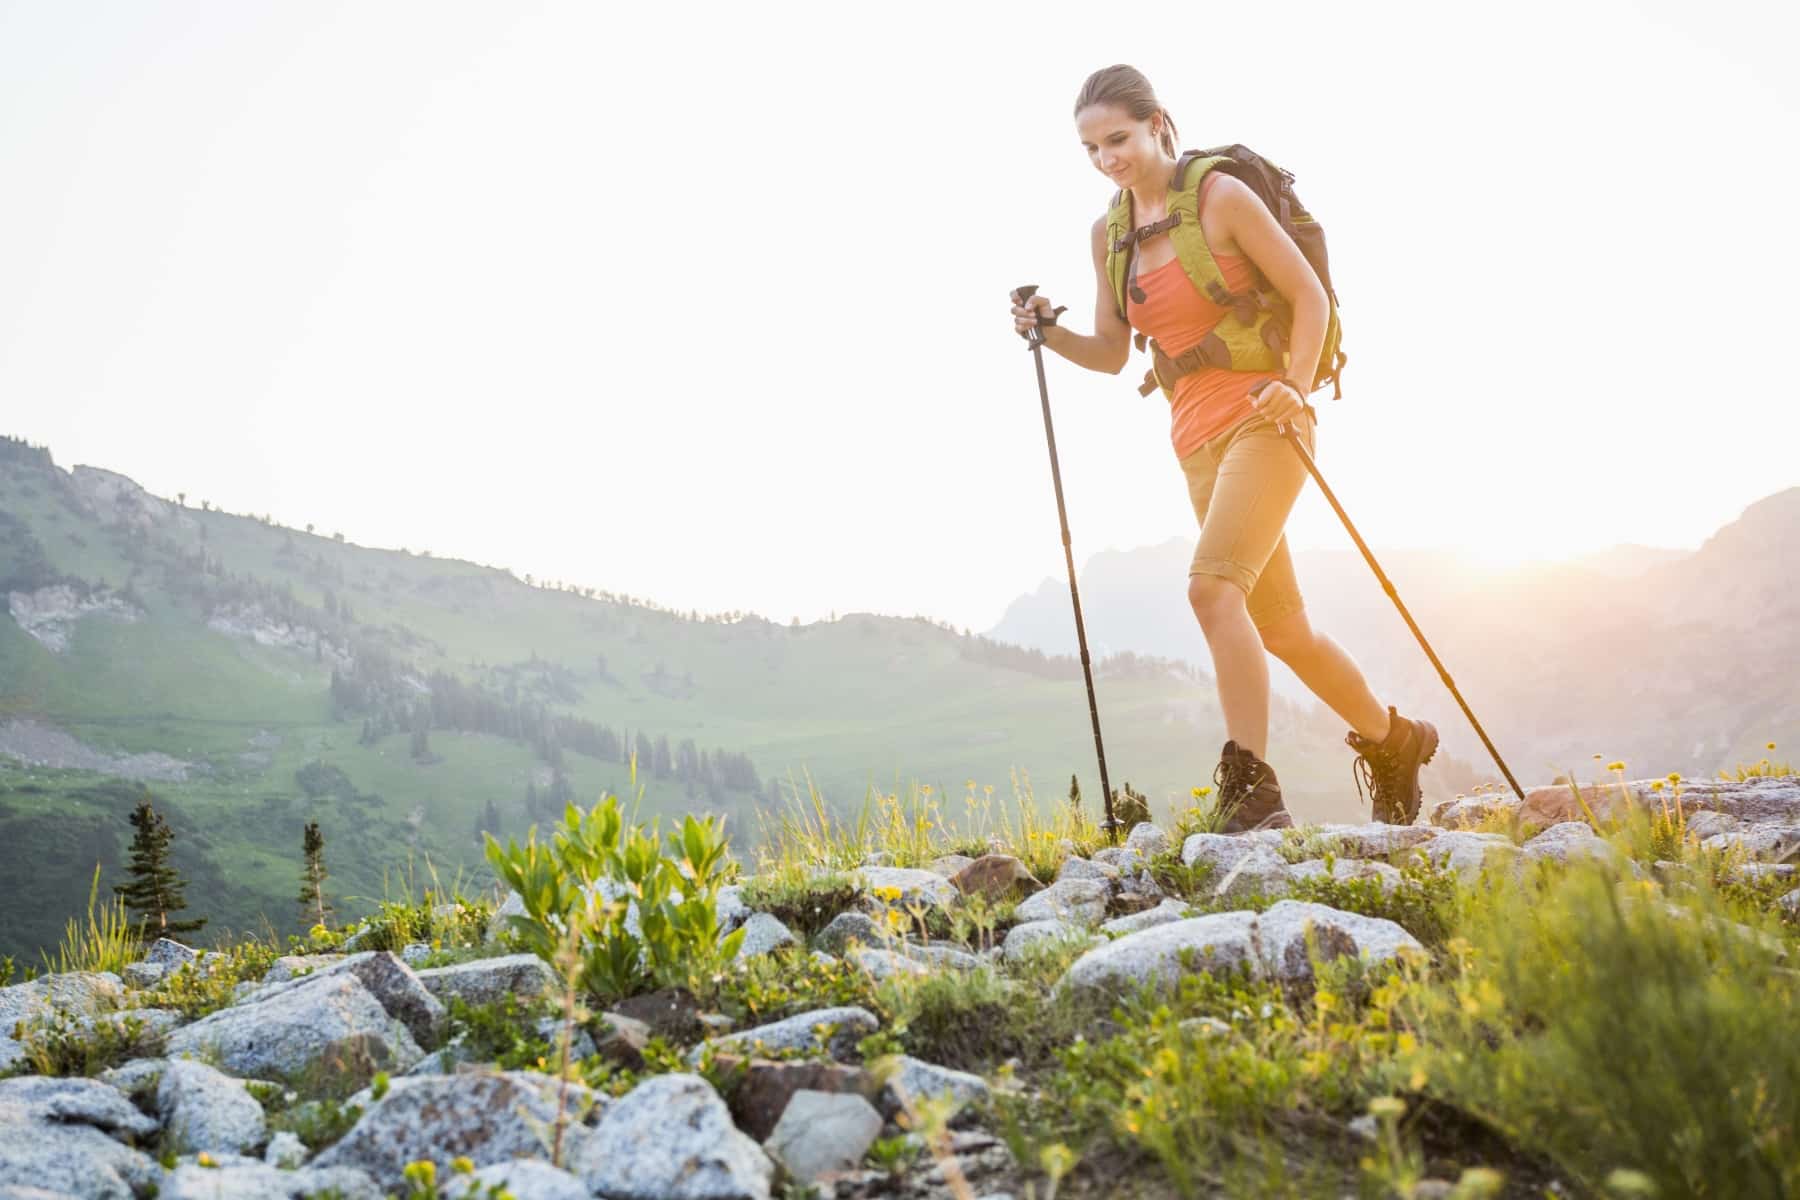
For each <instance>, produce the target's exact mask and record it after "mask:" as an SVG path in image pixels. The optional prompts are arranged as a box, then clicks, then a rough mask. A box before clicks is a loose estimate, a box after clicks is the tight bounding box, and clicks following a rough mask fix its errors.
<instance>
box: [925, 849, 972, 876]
mask: <svg viewBox="0 0 1800 1200" xmlns="http://www.w3.org/2000/svg"><path fill="white" fill-rule="evenodd" d="M974 861H975V860H974V859H972V858H970V857H969V856H968V855H966V854H945V855H941V856H939V857H937V858H934V859H932V860H931V861H930V862H929V863H927V864H926V866H925V869H926V870H927V871H930V872H932V873H933V874H935V875H942V876H943V877H944V878H945V879H955V878H956V873H957V872H958V871H960V870H962V869H963V868H964V867H966V866H968V865H969V864H970V863H972V862H974Z"/></svg>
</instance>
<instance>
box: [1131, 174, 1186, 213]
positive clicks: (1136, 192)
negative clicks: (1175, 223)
mask: <svg viewBox="0 0 1800 1200" xmlns="http://www.w3.org/2000/svg"><path fill="white" fill-rule="evenodd" d="M1174 182H1175V160H1174V159H1172V158H1165V159H1163V160H1162V167H1161V170H1160V171H1158V172H1157V174H1156V176H1155V177H1154V179H1153V181H1152V182H1150V183H1147V184H1144V185H1142V186H1140V187H1134V188H1132V189H1131V211H1132V215H1133V217H1134V218H1138V217H1141V216H1142V214H1144V213H1145V212H1151V213H1164V214H1166V213H1167V212H1168V208H1169V185H1170V184H1172V183H1174ZM1152 219H1154V218H1152ZM1139 223H1140V224H1141V223H1142V221H1141V220H1140V222H1139Z"/></svg>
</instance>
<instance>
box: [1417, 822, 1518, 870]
mask: <svg viewBox="0 0 1800 1200" xmlns="http://www.w3.org/2000/svg"><path fill="white" fill-rule="evenodd" d="M1413 853H1414V854H1415V855H1421V856H1423V857H1424V858H1425V859H1426V860H1427V861H1428V862H1430V863H1431V864H1432V865H1433V866H1436V867H1446V868H1448V869H1450V870H1452V871H1455V872H1456V873H1457V874H1458V875H1459V876H1461V877H1462V878H1464V879H1473V878H1475V877H1476V876H1477V875H1480V874H1481V872H1482V870H1483V869H1485V868H1486V867H1489V866H1492V865H1494V864H1497V863H1508V862H1511V861H1512V860H1513V859H1514V858H1516V857H1517V856H1518V853H1519V848H1518V847H1517V846H1515V845H1513V842H1512V839H1511V838H1509V837H1507V836H1506V835H1505V834H1503V833H1475V832H1473V831H1470V830H1466V829H1452V830H1443V831H1441V832H1439V834H1438V835H1437V836H1436V837H1435V838H1432V839H1431V840H1430V841H1429V842H1426V843H1425V844H1424V845H1422V846H1420V847H1418V848H1417V849H1415V850H1414V851H1413Z"/></svg>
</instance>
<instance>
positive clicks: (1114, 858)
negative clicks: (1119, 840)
mask: <svg viewBox="0 0 1800 1200" xmlns="http://www.w3.org/2000/svg"><path fill="white" fill-rule="evenodd" d="M1093 861H1094V862H1097V863H1104V864H1105V865H1107V866H1109V867H1117V868H1119V870H1120V871H1138V870H1142V869H1143V868H1144V867H1145V866H1147V865H1148V864H1149V862H1150V856H1149V855H1148V854H1145V853H1144V852H1143V851H1142V850H1141V849H1139V848H1138V847H1136V846H1108V847H1107V848H1106V849H1104V850H1096V851H1094V856H1093Z"/></svg>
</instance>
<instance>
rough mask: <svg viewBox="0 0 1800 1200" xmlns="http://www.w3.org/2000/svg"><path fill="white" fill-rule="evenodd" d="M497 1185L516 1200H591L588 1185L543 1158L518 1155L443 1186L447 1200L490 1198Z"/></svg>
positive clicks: (457, 1178)
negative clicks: (520, 1156) (492, 1189)
mask: <svg viewBox="0 0 1800 1200" xmlns="http://www.w3.org/2000/svg"><path fill="white" fill-rule="evenodd" d="M493 1187H504V1188H505V1189H506V1190H507V1191H508V1192H509V1193H510V1194H511V1195H512V1197H513V1200H591V1198H592V1196H593V1193H592V1192H590V1191H588V1187H587V1184H585V1183H583V1182H581V1180H579V1179H577V1178H576V1177H575V1176H573V1175H571V1174H569V1173H568V1172H567V1171H562V1170H558V1169H557V1168H556V1167H553V1166H551V1165H550V1164H549V1163H547V1162H544V1161H543V1160H542V1159H536V1158H516V1159H514V1160H513V1161H511V1162H504V1163H492V1164H490V1165H488V1166H485V1167H482V1168H480V1169H478V1170H477V1171H476V1172H475V1173H474V1174H473V1175H467V1176H461V1177H455V1178H452V1179H451V1181H450V1182H449V1183H445V1184H442V1185H441V1190H442V1191H443V1193H444V1197H445V1200H487V1197H488V1196H489V1195H491V1194H492V1193H491V1192H490V1191H489V1190H488V1189H490V1188H493Z"/></svg>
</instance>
